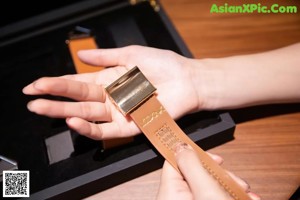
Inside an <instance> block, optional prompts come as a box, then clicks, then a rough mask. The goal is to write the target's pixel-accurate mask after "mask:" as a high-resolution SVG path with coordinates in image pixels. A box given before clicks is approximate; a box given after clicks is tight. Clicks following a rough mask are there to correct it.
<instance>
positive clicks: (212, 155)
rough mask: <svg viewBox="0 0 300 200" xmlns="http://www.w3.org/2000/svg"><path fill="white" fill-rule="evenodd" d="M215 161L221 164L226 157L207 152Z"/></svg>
mask: <svg viewBox="0 0 300 200" xmlns="http://www.w3.org/2000/svg"><path fill="white" fill-rule="evenodd" d="M206 153H207V154H208V155H209V156H210V157H211V158H212V159H213V160H214V161H216V163H218V164H219V165H221V164H222V163H223V162H224V159H223V158H222V157H221V156H219V155H216V154H212V153H209V152H206Z"/></svg>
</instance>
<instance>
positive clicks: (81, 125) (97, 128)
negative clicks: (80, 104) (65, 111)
mask: <svg viewBox="0 0 300 200" xmlns="http://www.w3.org/2000/svg"><path fill="white" fill-rule="evenodd" d="M66 122H67V124H68V126H69V127H70V128H71V129H73V130H75V131H76V132H78V133H79V134H82V135H84V136H86V137H89V138H91V139H94V140H106V139H113V138H122V137H130V136H133V135H135V134H136V133H138V131H132V132H130V131H128V130H124V129H121V128H120V126H119V125H118V124H117V123H115V122H110V123H102V124H95V123H91V122H88V121H86V120H84V119H81V118H77V117H71V118H67V120H66ZM129 126H130V125H129Z"/></svg>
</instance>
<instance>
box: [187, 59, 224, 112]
mask: <svg viewBox="0 0 300 200" xmlns="http://www.w3.org/2000/svg"><path fill="white" fill-rule="evenodd" d="M223 77H224V72H223V70H222V68H221V67H218V65H217V64H216V63H215V59H198V60H194V65H193V66H192V67H191V80H192V85H193V87H194V88H195V91H196V94H197V95H196V96H197V102H198V104H197V107H196V110H215V109H218V108H221V107H222V105H221V101H220V100H221V97H220V96H221V94H222V80H223Z"/></svg>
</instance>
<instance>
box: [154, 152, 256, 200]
mask: <svg viewBox="0 0 300 200" xmlns="http://www.w3.org/2000/svg"><path fill="white" fill-rule="evenodd" d="M177 152H178V151H177ZM209 155H210V156H211V157H212V158H213V159H214V160H215V161H216V162H217V163H218V164H221V163H222V162H223V159H222V158H221V157H219V156H217V155H214V154H209ZM176 159H177V164H178V167H179V169H180V171H181V174H180V173H179V172H178V171H176V170H175V169H174V168H173V167H172V166H171V165H170V164H169V163H168V162H167V161H165V163H164V166H163V169H162V175H161V182H160V187H159V191H158V195H157V200H174V199H184V200H189V199H196V200H210V199H217V200H229V199H232V198H231V197H230V196H229V195H228V194H227V193H226V192H225V190H224V189H222V188H221V186H220V185H219V183H218V182H217V181H216V180H215V179H214V178H213V177H212V176H211V175H210V174H208V172H207V171H206V170H205V169H204V168H203V167H202V165H201V163H200V161H199V159H198V157H197V155H196V153H195V152H194V151H193V150H191V149H189V148H181V149H180V151H179V153H176ZM227 173H228V174H229V175H230V176H231V177H232V178H233V179H234V180H235V181H236V182H237V183H238V184H239V185H240V186H241V187H242V188H243V189H244V190H245V191H246V192H247V193H248V195H249V197H250V199H252V200H260V197H258V196H257V195H256V194H254V193H252V192H250V187H249V185H248V184H247V183H246V182H245V181H244V180H242V179H241V178H239V177H237V176H235V175H234V174H233V173H231V172H229V171H227Z"/></svg>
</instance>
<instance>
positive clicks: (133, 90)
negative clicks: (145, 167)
mask: <svg viewBox="0 0 300 200" xmlns="http://www.w3.org/2000/svg"><path fill="white" fill-rule="evenodd" d="M105 89H106V92H107V94H108V96H109V97H110V99H111V100H112V102H113V103H114V104H115V105H116V106H117V108H118V109H119V110H120V112H121V113H123V115H124V116H127V115H129V116H130V117H131V118H132V120H133V121H134V122H135V123H136V125H137V126H138V127H139V128H140V129H141V131H142V132H143V133H144V134H145V136H146V137H147V138H148V139H149V141H150V142H151V143H152V144H153V146H154V147H155V148H156V149H157V150H158V151H159V152H160V154H161V155H162V156H163V157H164V158H165V159H166V160H167V161H168V162H169V163H170V164H171V165H172V166H173V167H174V168H175V169H177V170H178V171H179V169H178V166H177V163H176V159H175V149H176V147H177V146H178V144H182V143H183V144H188V145H190V146H191V147H192V149H193V150H194V151H195V152H196V153H197V155H198V158H199V160H200V161H201V163H202V165H203V167H204V168H205V169H206V170H207V171H208V172H209V174H211V175H212V176H213V177H214V178H215V179H216V180H217V181H218V182H219V184H220V185H221V186H222V187H223V188H224V189H225V190H226V191H227V192H228V193H229V194H230V195H231V196H232V198H233V199H235V200H248V199H250V198H249V196H248V195H247V193H246V192H245V191H244V190H243V189H242V188H241V187H240V186H239V185H238V184H237V183H236V182H235V181H234V180H233V179H232V178H231V177H230V176H229V175H228V173H226V171H225V170H223V168H221V167H220V166H219V165H218V164H217V163H216V162H215V161H214V160H213V159H212V158H211V157H210V156H208V155H207V154H206V153H205V151H203V150H202V149H201V148H200V147H199V146H198V145H197V144H195V143H194V142H193V141H192V140H191V139H190V138H189V137H188V136H187V135H186V134H185V133H184V132H183V131H182V130H181V129H180V127H179V126H178V125H177V124H176V122H175V121H174V120H173V119H172V117H171V116H170V115H169V114H168V112H167V111H166V109H165V108H164V106H163V105H162V104H161V103H160V102H159V101H158V99H157V98H156V94H155V91H156V88H155V87H154V86H153V85H152V84H151V83H150V81H149V80H147V78H146V77H145V76H144V74H143V73H142V72H141V71H140V70H139V68H138V67H134V68H132V69H131V70H129V71H128V72H127V73H125V74H124V75H123V76H121V77H120V78H119V79H117V80H116V81H114V82H113V83H111V84H110V85H109V86H107V87H106V88H105Z"/></svg>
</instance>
